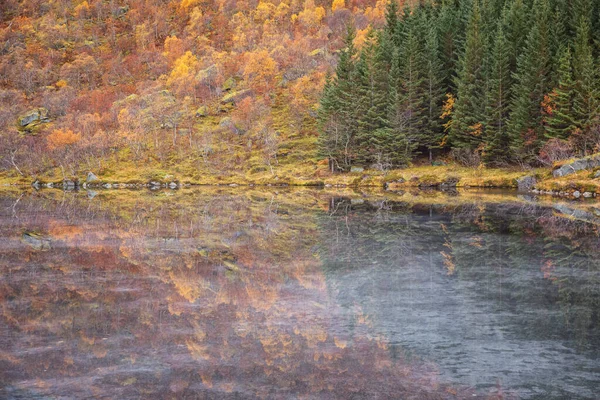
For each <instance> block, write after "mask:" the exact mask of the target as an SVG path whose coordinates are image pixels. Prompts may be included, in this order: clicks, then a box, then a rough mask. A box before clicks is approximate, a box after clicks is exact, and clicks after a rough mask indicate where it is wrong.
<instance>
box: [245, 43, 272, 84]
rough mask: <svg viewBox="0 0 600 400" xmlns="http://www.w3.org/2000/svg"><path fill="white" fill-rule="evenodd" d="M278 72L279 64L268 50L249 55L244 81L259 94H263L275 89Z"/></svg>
mask: <svg viewBox="0 0 600 400" xmlns="http://www.w3.org/2000/svg"><path fill="white" fill-rule="evenodd" d="M278 71H279V67H278V66H277V63H276V62H275V60H273V58H271V56H270V55H269V53H268V52H267V51H266V50H260V51H257V52H254V53H249V54H248V55H247V57H246V67H245V68H244V79H246V81H247V82H248V84H249V86H250V87H252V88H253V89H255V90H256V92H257V93H261V94H263V93H266V92H267V91H269V90H271V89H272V88H273V86H274V84H275V76H276V75H277V72H278Z"/></svg>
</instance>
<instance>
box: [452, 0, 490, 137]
mask: <svg viewBox="0 0 600 400" xmlns="http://www.w3.org/2000/svg"><path fill="white" fill-rule="evenodd" d="M478 4H479V3H478V0H475V1H474V3H473V9H472V12H471V18H470V21H469V25H468V29H467V37H466V42H465V48H464V51H463V54H462V57H461V59H460V63H459V71H458V77H457V80H456V87H457V99H456V104H455V107H454V115H453V121H452V128H451V130H450V135H449V139H450V143H451V145H452V147H457V148H469V149H475V148H477V147H478V145H479V144H480V143H481V141H482V139H483V138H482V133H483V121H484V107H485V102H484V96H485V93H484V84H485V80H484V76H483V71H482V66H483V60H484V43H483V37H482V34H481V14H480V9H479V5H478Z"/></svg>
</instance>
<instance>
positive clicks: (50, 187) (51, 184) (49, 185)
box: [46, 182, 54, 189]
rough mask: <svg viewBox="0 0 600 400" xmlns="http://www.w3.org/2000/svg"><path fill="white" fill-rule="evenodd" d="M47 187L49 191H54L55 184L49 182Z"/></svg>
mask: <svg viewBox="0 0 600 400" xmlns="http://www.w3.org/2000/svg"><path fill="white" fill-rule="evenodd" d="M46 187H47V188H49V189H52V188H53V187H54V183H52V182H48V183H46Z"/></svg>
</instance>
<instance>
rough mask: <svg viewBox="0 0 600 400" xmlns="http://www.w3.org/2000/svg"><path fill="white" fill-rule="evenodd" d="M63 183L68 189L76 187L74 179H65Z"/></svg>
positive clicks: (64, 187)
mask: <svg viewBox="0 0 600 400" xmlns="http://www.w3.org/2000/svg"><path fill="white" fill-rule="evenodd" d="M62 185H63V189H66V190H73V189H75V182H73V181H72V180H69V179H65V180H64V181H63V183H62Z"/></svg>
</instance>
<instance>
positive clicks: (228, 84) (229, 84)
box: [221, 77, 237, 92]
mask: <svg viewBox="0 0 600 400" xmlns="http://www.w3.org/2000/svg"><path fill="white" fill-rule="evenodd" d="M236 86H237V82H236V81H235V78H233V77H230V78H228V79H227V80H226V81H225V82H224V83H223V87H222V88H221V90H223V91H224V92H229V91H231V90H233V89H235V87H236Z"/></svg>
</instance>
